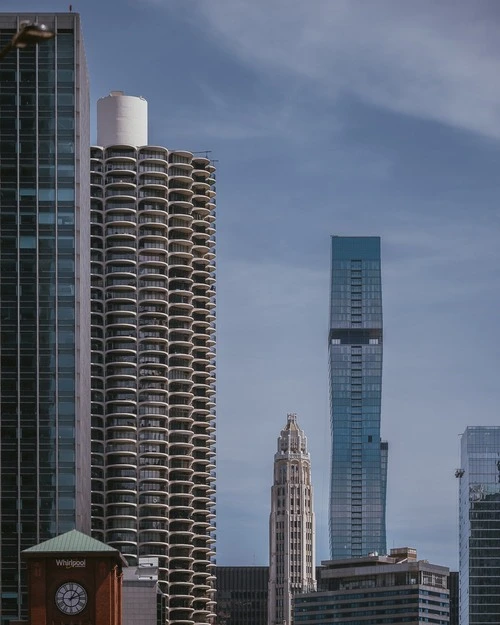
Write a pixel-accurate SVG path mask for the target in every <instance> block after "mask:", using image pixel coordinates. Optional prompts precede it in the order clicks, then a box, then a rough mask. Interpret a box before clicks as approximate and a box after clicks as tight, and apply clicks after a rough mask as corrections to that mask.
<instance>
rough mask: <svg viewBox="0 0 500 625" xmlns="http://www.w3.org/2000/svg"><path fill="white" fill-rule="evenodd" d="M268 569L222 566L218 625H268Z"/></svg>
mask: <svg viewBox="0 0 500 625" xmlns="http://www.w3.org/2000/svg"><path fill="white" fill-rule="evenodd" d="M268 577H269V568H268V567H267V566H218V567H217V568H216V578H217V584H216V587H217V623H218V625H267V582H268Z"/></svg>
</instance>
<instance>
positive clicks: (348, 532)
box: [328, 236, 388, 559]
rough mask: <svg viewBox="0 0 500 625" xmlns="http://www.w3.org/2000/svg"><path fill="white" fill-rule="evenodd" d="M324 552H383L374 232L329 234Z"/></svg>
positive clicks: (383, 454) (383, 450) (384, 449)
mask: <svg viewBox="0 0 500 625" xmlns="http://www.w3.org/2000/svg"><path fill="white" fill-rule="evenodd" d="M328 350H329V367H330V406H331V435H332V455H331V482H330V513H329V529H330V556H331V558H332V559H345V558H359V557H361V556H365V555H367V554H368V553H371V552H377V553H380V554H384V553H385V552H386V528H385V505H386V484H387V453H388V445H387V443H386V442H382V441H381V440H380V410H381V395H382V350H383V329H382V286H381V272H380V238H379V237H337V236H334V237H332V257H331V299H330V332H329V337H328Z"/></svg>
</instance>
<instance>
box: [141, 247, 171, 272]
mask: <svg viewBox="0 0 500 625" xmlns="http://www.w3.org/2000/svg"><path fill="white" fill-rule="evenodd" d="M138 260H139V275H141V272H142V271H143V270H145V271H146V273H147V271H148V270H154V271H153V273H156V270H160V271H163V272H164V271H166V268H167V251H166V250H163V249H155V248H143V249H141V251H140V254H139V259H138Z"/></svg>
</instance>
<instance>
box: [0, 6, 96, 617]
mask: <svg viewBox="0 0 500 625" xmlns="http://www.w3.org/2000/svg"><path fill="white" fill-rule="evenodd" d="M23 19H28V20H30V21H39V22H42V23H45V24H47V26H48V27H49V28H53V29H55V30H56V31H57V37H56V39H54V40H51V41H49V42H46V43H44V44H43V45H40V46H32V47H27V48H26V49H24V50H20V51H17V50H13V51H11V52H10V53H9V54H8V55H7V56H6V57H5V58H4V59H3V60H2V62H1V64H0V168H1V179H0V236H1V239H0V244H1V247H0V311H1V313H0V314H1V319H0V350H1V357H0V380H1V386H0V411H1V422H0V442H1V476H0V506H1V507H0V520H1V539H0V560H1V563H2V567H1V579H0V587H1V597H0V613H1V617H0V619H1V620H0V622H1V623H4V622H8V621H9V619H11V618H20V617H21V616H22V615H24V614H25V605H24V603H25V590H26V588H25V581H24V579H23V576H22V574H20V571H21V569H22V566H21V563H20V552H21V551H22V550H23V549H26V548H28V547H32V546H33V545H35V544H37V543H38V542H41V541H43V540H47V539H49V538H52V537H54V536H56V535H57V534H60V533H62V532H65V531H68V530H70V529H74V528H77V529H81V530H87V531H89V529H90V476H89V475H87V474H86V471H87V468H88V466H89V458H90V450H89V447H88V446H87V448H86V449H85V445H84V443H85V440H86V439H89V437H90V433H89V434H85V433H83V436H82V434H81V430H80V428H79V424H80V423H81V421H80V414H85V415H86V416H87V415H88V414H89V408H90V407H89V406H87V410H86V411H85V410H82V409H83V408H84V404H83V405H82V403H81V402H82V397H88V395H89V380H90V375H89V374H85V370H86V368H88V367H89V361H90V349H89V347H88V345H89V334H90V332H89V328H90V319H89V318H88V321H87V326H85V320H84V321H83V322H82V323H81V322H80V306H81V292H82V291H86V290H87V288H88V282H87V281H86V279H85V276H88V269H86V271H85V272H82V270H81V269H82V266H83V265H84V264H86V262H87V261H88V252H87V257H86V258H84V256H82V255H81V251H82V250H88V249H89V241H88V239H87V240H86V241H84V240H83V239H82V237H83V233H82V231H81V230H80V228H79V219H80V217H79V209H80V206H81V205H82V203H83V202H85V196H87V197H88V195H89V192H90V189H89V185H88V182H87V181H88V166H87V159H85V161H84V162H83V163H84V164H83V169H80V166H81V163H80V156H81V153H82V151H87V150H88V126H87V124H88V89H87V78H86V70H85V60H84V57H83V52H82V50H81V41H80V37H79V20H78V16H77V15H71V16H62V15H61V16H59V18H58V16H54V15H44V16H32V15H31V16H16V15H0V46H1V47H3V46H4V45H6V44H7V43H8V42H9V41H10V39H11V38H12V36H13V34H14V33H15V32H16V31H17V29H18V28H19V23H20V21H21V20H23ZM85 172H87V178H86V175H85ZM77 182H79V183H80V182H81V185H80V187H81V188H80V187H79V188H78V190H77ZM84 183H86V184H84ZM86 299H87V301H88V295H87V294H86ZM83 311H85V305H83ZM86 327H87V330H86ZM85 363H87V364H85ZM85 382H86V388H82V384H83V385H84V386H85ZM83 401H84V400H83ZM84 427H85V428H87V429H89V423H88V417H87V420H86V423H85V424H84ZM85 452H86V454H88V458H86V462H85V463H82V462H81V461H80V459H79V458H78V454H82V455H84V454H85Z"/></svg>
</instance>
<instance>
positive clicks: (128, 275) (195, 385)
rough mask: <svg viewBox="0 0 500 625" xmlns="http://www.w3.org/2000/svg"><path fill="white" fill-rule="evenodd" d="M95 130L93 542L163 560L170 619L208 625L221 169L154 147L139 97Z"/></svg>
mask: <svg viewBox="0 0 500 625" xmlns="http://www.w3.org/2000/svg"><path fill="white" fill-rule="evenodd" d="M134 100H135V101H134ZM113 111H114V112H115V113H116V114H117V115H120V116H121V120H115V121H113V114H112V113H113ZM127 120H128V121H127ZM98 136H99V138H100V139H101V140H102V139H104V140H106V141H109V142H110V143H106V144H104V145H99V146H94V147H93V148H92V149H91V183H92V200H91V222H92V233H91V234H92V268H91V279H92V291H91V307H92V478H93V481H92V527H93V535H94V536H95V537H96V538H98V539H99V540H102V541H104V542H106V543H107V544H109V545H112V546H113V547H116V548H117V549H119V550H120V551H121V553H122V554H123V555H124V557H125V558H126V559H127V561H128V562H129V564H131V565H135V566H136V565H137V563H138V559H139V558H142V557H155V558H158V587H159V590H160V591H161V601H160V603H161V606H160V607H159V609H160V610H161V612H162V620H163V621H164V622H168V623H169V624H171V625H173V624H174V623H182V624H183V625H189V624H191V623H192V624H194V623H207V624H208V623H212V622H213V619H214V606H215V602H214V592H215V590H214V588H215V577H214V567H215V559H214V556H215V550H214V541H215V539H214V533H215V523H214V517H215V515H214V506H215V485H214V481H215V460H214V457H215V436H214V432H215V427H214V426H215V402H214V395H215V316H214V308H215V286H214V283H215V228H214V226H215V224H214V222H215V174H214V171H215V168H214V166H213V165H212V163H211V161H210V159H209V158H207V157H206V156H205V155H204V156H200V155H197V154H193V153H191V152H188V151H179V150H176V151H171V150H168V149H167V148H165V147H160V146H152V145H147V109H146V108H145V100H143V99H142V98H133V97H131V96H124V95H123V94H122V93H121V92H112V94H111V95H110V96H108V97H107V98H104V99H103V100H102V101H101V103H100V105H99V108H98ZM139 140H140V141H144V142H145V144H142V143H137V141H139Z"/></svg>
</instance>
